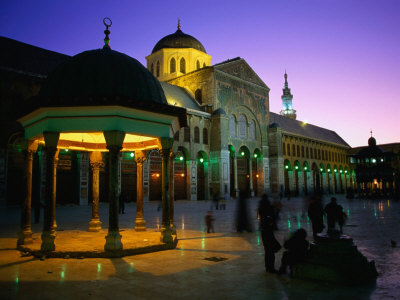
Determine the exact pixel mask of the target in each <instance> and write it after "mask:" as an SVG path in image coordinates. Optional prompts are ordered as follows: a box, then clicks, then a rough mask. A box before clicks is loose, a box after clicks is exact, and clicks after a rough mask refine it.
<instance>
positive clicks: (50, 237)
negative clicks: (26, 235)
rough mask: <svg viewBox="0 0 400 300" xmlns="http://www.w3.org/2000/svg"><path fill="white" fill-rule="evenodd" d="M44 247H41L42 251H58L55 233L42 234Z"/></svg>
mask: <svg viewBox="0 0 400 300" xmlns="http://www.w3.org/2000/svg"><path fill="white" fill-rule="evenodd" d="M41 238H42V245H41V246H40V251H42V252H50V251H54V250H55V249H56V245H55V243H54V240H55V239H56V232H55V231H43V233H42V236H41Z"/></svg>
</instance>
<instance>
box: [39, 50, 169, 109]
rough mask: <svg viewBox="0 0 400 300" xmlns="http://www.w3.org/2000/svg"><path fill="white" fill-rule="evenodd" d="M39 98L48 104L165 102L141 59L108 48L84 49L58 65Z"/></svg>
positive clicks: (158, 86) (158, 85)
mask: <svg viewBox="0 0 400 300" xmlns="http://www.w3.org/2000/svg"><path fill="white" fill-rule="evenodd" d="M39 98H41V99H42V101H44V102H48V103H46V104H47V106H62V105H67V106H68V105H69V106H70V105H71V102H74V103H73V104H72V105H74V106H75V105H79V106H80V105H82V106H83V105H114V104H119V105H121V104H122V105H124V104H128V105H129V104H132V105H137V104H138V103H142V104H151V103H158V104H167V100H166V98H165V95H164V92H163V89H162V88H161V85H160V83H159V81H158V80H157V79H156V78H155V77H154V76H153V75H152V74H151V73H150V72H149V71H148V70H147V69H146V68H145V67H144V66H143V65H142V64H141V63H140V62H138V61H137V60H136V59H134V58H132V57H130V56H128V55H125V54H123V53H120V52H117V51H113V50H110V49H97V50H90V51H85V52H82V53H80V54H77V55H75V56H73V57H72V58H71V59H69V60H67V61H66V62H65V63H63V64H61V65H60V66H58V67H57V68H56V69H55V70H54V72H53V73H51V74H50V75H49V77H48V79H47V81H46V82H45V84H44V85H43V87H42V89H41V90H40V93H39ZM46 99H47V101H46ZM78 99H79V100H78ZM125 102H126V103H125ZM42 104H43V103H42Z"/></svg>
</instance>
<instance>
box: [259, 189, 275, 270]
mask: <svg viewBox="0 0 400 300" xmlns="http://www.w3.org/2000/svg"><path fill="white" fill-rule="evenodd" d="M258 216H259V218H260V223H259V225H260V230H261V238H262V241H263V246H264V252H265V256H264V257H265V259H264V260H265V261H264V263H265V270H266V271H267V272H269V273H277V271H276V269H275V253H276V252H278V251H279V250H280V249H281V245H280V244H279V242H278V241H277V240H276V238H275V236H274V228H275V227H276V226H274V224H275V222H276V220H275V216H276V213H275V209H274V207H273V206H272V205H271V202H270V201H269V199H268V196H267V195H265V194H264V195H263V196H262V198H261V200H260V202H259V204H258Z"/></svg>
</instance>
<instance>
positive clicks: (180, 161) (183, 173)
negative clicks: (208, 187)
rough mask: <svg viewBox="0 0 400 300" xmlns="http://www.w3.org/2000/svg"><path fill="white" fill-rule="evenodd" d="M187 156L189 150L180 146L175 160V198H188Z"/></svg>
mask: <svg viewBox="0 0 400 300" xmlns="http://www.w3.org/2000/svg"><path fill="white" fill-rule="evenodd" d="M187 157H188V151H187V149H185V148H183V147H178V152H177V153H176V154H175V160H174V199H175V200H185V199H187V188H186V187H187V161H186V160H187Z"/></svg>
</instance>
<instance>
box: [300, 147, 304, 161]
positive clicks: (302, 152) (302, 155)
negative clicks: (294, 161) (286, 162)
mask: <svg viewBox="0 0 400 300" xmlns="http://www.w3.org/2000/svg"><path fill="white" fill-rule="evenodd" d="M301 157H303V158H304V146H301Z"/></svg>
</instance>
